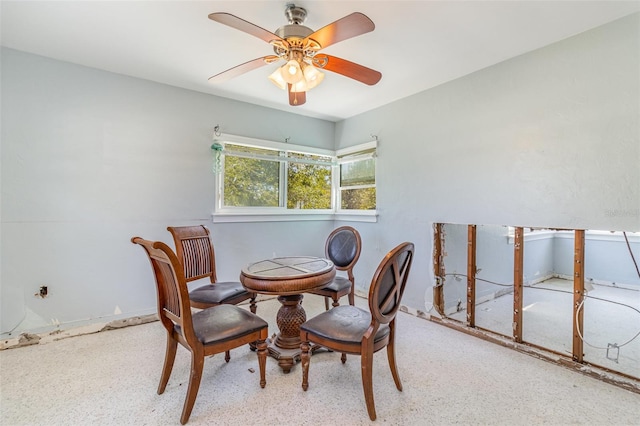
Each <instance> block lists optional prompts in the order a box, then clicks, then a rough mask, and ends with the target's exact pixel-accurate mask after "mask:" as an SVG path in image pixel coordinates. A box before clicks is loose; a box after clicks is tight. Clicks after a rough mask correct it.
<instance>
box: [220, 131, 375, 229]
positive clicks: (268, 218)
mask: <svg viewBox="0 0 640 426" xmlns="http://www.w3.org/2000/svg"><path fill="white" fill-rule="evenodd" d="M216 141H217V142H219V143H220V142H221V143H224V142H229V143H233V144H237V145H247V146H251V147H260V148H266V149H274V150H278V151H286V152H296V153H302V154H311V155H321V156H329V157H332V158H333V160H334V161H332V162H331V167H332V177H331V178H332V185H331V197H332V200H331V201H332V205H333V206H334V207H333V208H332V209H322V210H320V209H317V210H304V209H287V208H286V207H222V195H223V193H224V188H223V185H224V180H223V179H222V173H223V172H224V171H222V172H221V173H218V174H216V175H215V176H216V181H215V185H214V197H215V203H214V210H213V212H212V213H211V220H212V222H214V223H238V222H282V221H310V220H329V221H333V220H343V221H353V222H377V217H378V213H377V210H342V209H339V208H338V207H339V205H338V204H337V203H338V201H339V198H338V197H339V194H338V192H339V191H340V188H339V187H338V186H337V185H336V183H337V181H336V180H335V179H336V173H339V164H340V160H339V159H338V156H345V155H349V154H352V153H357V152H359V151H365V150H371V149H377V141H375V140H374V141H370V142H365V143H361V144H357V145H353V146H351V147H347V148H343V149H340V150H338V151H332V150H328V149H324V148H316V147H311V146H304V145H296V144H290V143H282V142H275V141H269V140H265V139H257V138H250V137H245V136H238V135H230V134H226V133H224V134H221V135H220V136H217V137H216ZM367 156H368V157H369V158H371V157H372V156H373V153H370V154H365V155H363V156H362V157H363V158H360V156H358V157H357V158H350V159H349V161H357V160H361V159H364V158H367ZM274 158H275V157H274ZM319 163H320V162H319ZM285 175H286V173H285Z"/></svg>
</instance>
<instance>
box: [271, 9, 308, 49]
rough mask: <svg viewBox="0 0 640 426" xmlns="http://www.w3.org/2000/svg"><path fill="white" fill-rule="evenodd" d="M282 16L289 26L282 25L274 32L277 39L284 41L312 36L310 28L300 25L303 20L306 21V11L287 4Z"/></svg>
mask: <svg viewBox="0 0 640 426" xmlns="http://www.w3.org/2000/svg"><path fill="white" fill-rule="evenodd" d="M284 15H285V16H286V17H287V19H288V20H289V24H288V25H283V26H282V27H280V28H278V29H277V30H276V31H275V34H276V35H277V36H278V37H280V38H283V39H285V40H286V39H287V38H289V37H297V38H305V37H308V36H309V35H311V34H313V30H312V29H311V28H309V27H305V26H304V25H302V24H303V23H304V21H305V19H307V10H306V9H304V8H302V7H298V6H296V5H295V4H293V3H289V4H287V8H286V10H285V11H284Z"/></svg>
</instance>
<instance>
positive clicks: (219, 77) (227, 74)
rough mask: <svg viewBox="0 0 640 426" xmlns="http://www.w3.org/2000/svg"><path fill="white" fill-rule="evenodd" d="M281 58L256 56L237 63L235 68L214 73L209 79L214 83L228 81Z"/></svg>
mask: <svg viewBox="0 0 640 426" xmlns="http://www.w3.org/2000/svg"><path fill="white" fill-rule="evenodd" d="M278 59H280V58H279V57H277V56H275V55H269V56H263V57H262V58H256V59H254V60H252V61H249V62H245V63H244V64H240V65H237V66H235V67H233V68H229V69H228V70H226V71H222V72H221V73H218V74H216V75H214V76H213V77H209V81H210V82H212V83H221V82H223V81H227V80H229V79H231V78H233V77H237V76H239V75H241V74H244V73H246V72H249V71H252V70H254V69H256V68H260V67H262V66H264V65H267V64H271V63H273V62H275V61H277V60H278Z"/></svg>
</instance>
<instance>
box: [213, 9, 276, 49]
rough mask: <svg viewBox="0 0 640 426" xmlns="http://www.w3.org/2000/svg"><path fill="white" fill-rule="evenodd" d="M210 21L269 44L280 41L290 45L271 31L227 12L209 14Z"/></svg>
mask: <svg viewBox="0 0 640 426" xmlns="http://www.w3.org/2000/svg"><path fill="white" fill-rule="evenodd" d="M209 19H211V20H212V21H216V22H220V23H221V24H224V25H228V26H230V27H231V28H235V29H236V30H240V31H243V32H245V33H247V34H251V35H252V36H255V37H258V38H259V39H262V40H264V41H266V42H267V43H271V42H273V41H279V42H282V43H284V44H285V45H288V44H287V42H286V41H285V40H284V39H282V38H281V37H280V36H277V35H276V34H274V33H272V32H271V31H267V30H265V29H264V28H262V27H259V26H257V25H255V24H252V23H251V22H249V21H245V20H244V19H242V18H238V17H237V16H235V15H232V14H230V13H225V12H216V13H211V14H209Z"/></svg>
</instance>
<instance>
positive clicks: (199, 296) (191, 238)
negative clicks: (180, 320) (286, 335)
mask: <svg viewBox="0 0 640 426" xmlns="http://www.w3.org/2000/svg"><path fill="white" fill-rule="evenodd" d="M167 230H168V231H169V232H170V233H171V235H172V236H173V241H174V243H175V246H176V255H177V256H178V260H179V261H180V264H181V265H182V266H183V269H184V275H185V278H186V280H187V282H192V281H196V280H199V279H203V278H208V279H209V283H208V284H206V285H203V286H200V287H197V288H196V289H194V290H192V291H191V292H190V293H189V299H190V300H191V306H193V307H194V308H198V309H204V308H209V307H211V306H217V305H222V304H230V305H236V304H238V303H240V302H243V301H245V300H247V299H249V300H250V309H251V312H253V313H254V314H255V313H256V293H251V292H248V291H247V290H245V288H244V287H243V286H242V283H240V282H239V281H221V282H218V279H217V276H216V257H215V251H214V248H213V243H212V241H211V237H210V234H209V229H208V228H207V227H206V226H204V225H198V226H169V227H168V228H167Z"/></svg>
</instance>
